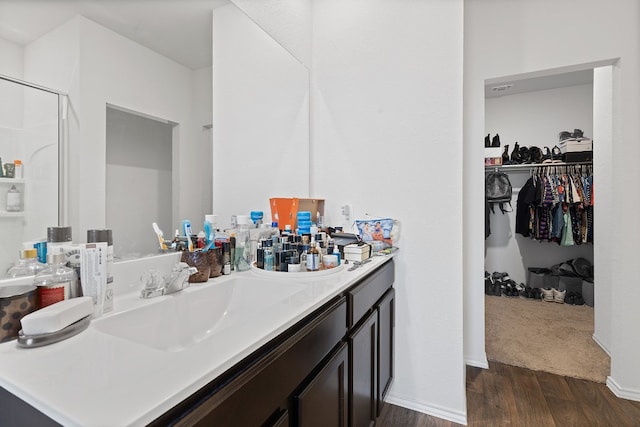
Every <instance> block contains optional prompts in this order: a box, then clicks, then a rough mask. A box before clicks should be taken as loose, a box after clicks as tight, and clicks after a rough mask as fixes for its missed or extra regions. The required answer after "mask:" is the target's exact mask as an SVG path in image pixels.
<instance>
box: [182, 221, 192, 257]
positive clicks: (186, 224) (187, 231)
mask: <svg viewBox="0 0 640 427" xmlns="http://www.w3.org/2000/svg"><path fill="white" fill-rule="evenodd" d="M183 225H184V234H185V235H186V236H187V245H188V248H189V252H193V241H192V240H191V234H192V233H191V223H190V222H189V221H184V224H183Z"/></svg>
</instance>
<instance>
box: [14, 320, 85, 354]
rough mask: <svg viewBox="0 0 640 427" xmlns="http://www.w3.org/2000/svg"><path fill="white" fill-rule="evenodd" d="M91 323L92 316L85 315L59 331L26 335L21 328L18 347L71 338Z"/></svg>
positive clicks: (40, 345) (29, 346)
mask: <svg viewBox="0 0 640 427" xmlns="http://www.w3.org/2000/svg"><path fill="white" fill-rule="evenodd" d="M90 323H91V316H85V317H83V318H82V319H80V320H78V321H77V322H74V323H72V324H70V325H69V326H67V327H65V328H62V329H60V330H59V331H55V332H49V333H46V334H34V335H25V334H23V333H22V329H21V330H20V331H19V332H18V347H22V348H36V347H42V346H45V345H49V344H53V343H57V342H59V341H63V340H66V339H67V338H71V337H72V336H74V335H77V334H79V333H80V332H82V331H84V330H85V329H87V328H88V327H89V324H90Z"/></svg>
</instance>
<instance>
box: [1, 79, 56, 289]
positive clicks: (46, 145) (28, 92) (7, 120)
mask: <svg viewBox="0 0 640 427" xmlns="http://www.w3.org/2000/svg"><path fill="white" fill-rule="evenodd" d="M58 98H59V95H58V94H57V93H52V92H49V91H47V90H43V89H39V88H37V87H33V86H31V85H29V84H27V83H24V84H23V83H22V82H19V81H14V80H7V79H4V78H1V79H0V159H1V160H0V163H1V172H2V176H0V236H2V239H3V242H2V244H0V277H4V275H5V272H6V270H7V269H8V268H9V267H10V266H11V264H12V263H13V262H15V261H16V260H17V259H18V256H19V251H20V249H22V247H23V244H27V245H29V243H28V242H34V241H38V240H42V239H44V238H46V232H47V227H48V226H53V225H58V134H59V132H58V129H59V120H58V119H59V117H58V102H59V101H58ZM17 160H18V161H20V163H21V164H22V167H21V168H20V167H19V168H18V169H21V172H19V173H18V174H16V173H15V172H16V171H15V165H16V163H18V162H16V161H17ZM12 172H13V173H12ZM16 190H17V191H18V192H19V193H20V194H19V198H20V207H19V210H18V211H16V210H15V204H14V201H15V198H16V193H15V191H16ZM9 191H12V194H11V195H9ZM8 196H9V197H8ZM8 205H9V206H8ZM7 208H9V209H7Z"/></svg>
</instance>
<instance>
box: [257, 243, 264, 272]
mask: <svg viewBox="0 0 640 427" xmlns="http://www.w3.org/2000/svg"><path fill="white" fill-rule="evenodd" d="M256 267H258V268H262V269H264V249H262V248H258V249H256Z"/></svg>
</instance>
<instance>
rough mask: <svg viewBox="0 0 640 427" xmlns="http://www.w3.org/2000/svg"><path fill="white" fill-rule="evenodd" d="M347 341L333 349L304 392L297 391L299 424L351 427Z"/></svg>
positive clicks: (297, 423)
mask: <svg viewBox="0 0 640 427" xmlns="http://www.w3.org/2000/svg"><path fill="white" fill-rule="evenodd" d="M348 378H349V364H348V351H347V345H346V344H342V345H341V346H340V347H339V348H338V350H336V351H335V352H334V353H333V356H332V357H330V358H329V359H328V360H327V361H326V362H325V363H324V364H323V365H322V367H321V368H320V370H319V371H318V372H317V374H315V375H314V376H313V377H312V378H311V379H310V380H309V381H307V383H306V385H305V386H303V388H302V389H301V391H300V392H298V393H297V394H295V395H294V398H293V406H294V410H295V414H296V415H295V421H296V423H295V425H296V426H300V427H347V412H348V411H347V383H348Z"/></svg>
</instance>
